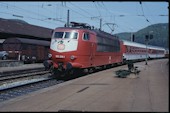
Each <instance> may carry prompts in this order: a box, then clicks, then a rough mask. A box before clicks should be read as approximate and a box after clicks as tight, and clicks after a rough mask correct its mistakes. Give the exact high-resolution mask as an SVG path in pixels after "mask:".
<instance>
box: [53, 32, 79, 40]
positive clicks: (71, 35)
mask: <svg viewBox="0 0 170 113" xmlns="http://www.w3.org/2000/svg"><path fill="white" fill-rule="evenodd" d="M77 35H78V33H76V32H55V33H54V36H53V38H58V39H61V38H62V39H77Z"/></svg>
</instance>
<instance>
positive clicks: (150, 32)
mask: <svg viewBox="0 0 170 113" xmlns="http://www.w3.org/2000/svg"><path fill="white" fill-rule="evenodd" d="M152 38H153V31H149V33H148V35H146V36H145V43H146V58H145V65H148V62H147V59H148V42H149V40H151V39H152Z"/></svg>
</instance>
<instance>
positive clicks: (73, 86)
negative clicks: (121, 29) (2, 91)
mask: <svg viewBox="0 0 170 113" xmlns="http://www.w3.org/2000/svg"><path fill="white" fill-rule="evenodd" d="M168 62H169V59H159V60H151V61H148V65H145V62H138V63H135V64H134V66H138V69H139V70H140V71H141V72H140V73H139V75H137V76H138V77H136V78H117V77H115V72H116V71H117V70H120V69H127V65H124V66H119V67H116V68H112V69H108V70H104V71H100V72H97V73H93V74H89V75H87V76H83V77H80V78H77V79H74V80H70V81H67V82H64V83H61V84H59V85H55V86H52V87H49V88H45V89H42V90H39V91H36V92H33V93H30V94H27V95H24V96H20V97H17V98H14V99H11V100H8V101H4V102H1V103H0V111H1V112H2V111H12V112H14V111H43V112H45V111H57V112H64V111H65V112H67V111H72V112H76V111H78V112H86V111H87V112H91V111H92V112H169V63H168Z"/></svg>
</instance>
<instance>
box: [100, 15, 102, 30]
mask: <svg viewBox="0 0 170 113" xmlns="http://www.w3.org/2000/svg"><path fill="white" fill-rule="evenodd" d="M100 30H102V19H101V18H100Z"/></svg>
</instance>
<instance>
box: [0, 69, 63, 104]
mask: <svg viewBox="0 0 170 113" xmlns="http://www.w3.org/2000/svg"><path fill="white" fill-rule="evenodd" d="M62 82H64V81H62V80H56V79H54V77H53V76H52V75H51V73H49V71H39V72H38V71H36V72H30V73H25V74H23V73H22V74H16V75H9V76H0V102H1V101H5V100H9V99H11V98H15V97H17V96H21V95H24V94H28V93H30V92H33V91H37V90H39V89H42V88H46V87H50V86H52V85H56V84H59V83H62Z"/></svg>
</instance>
